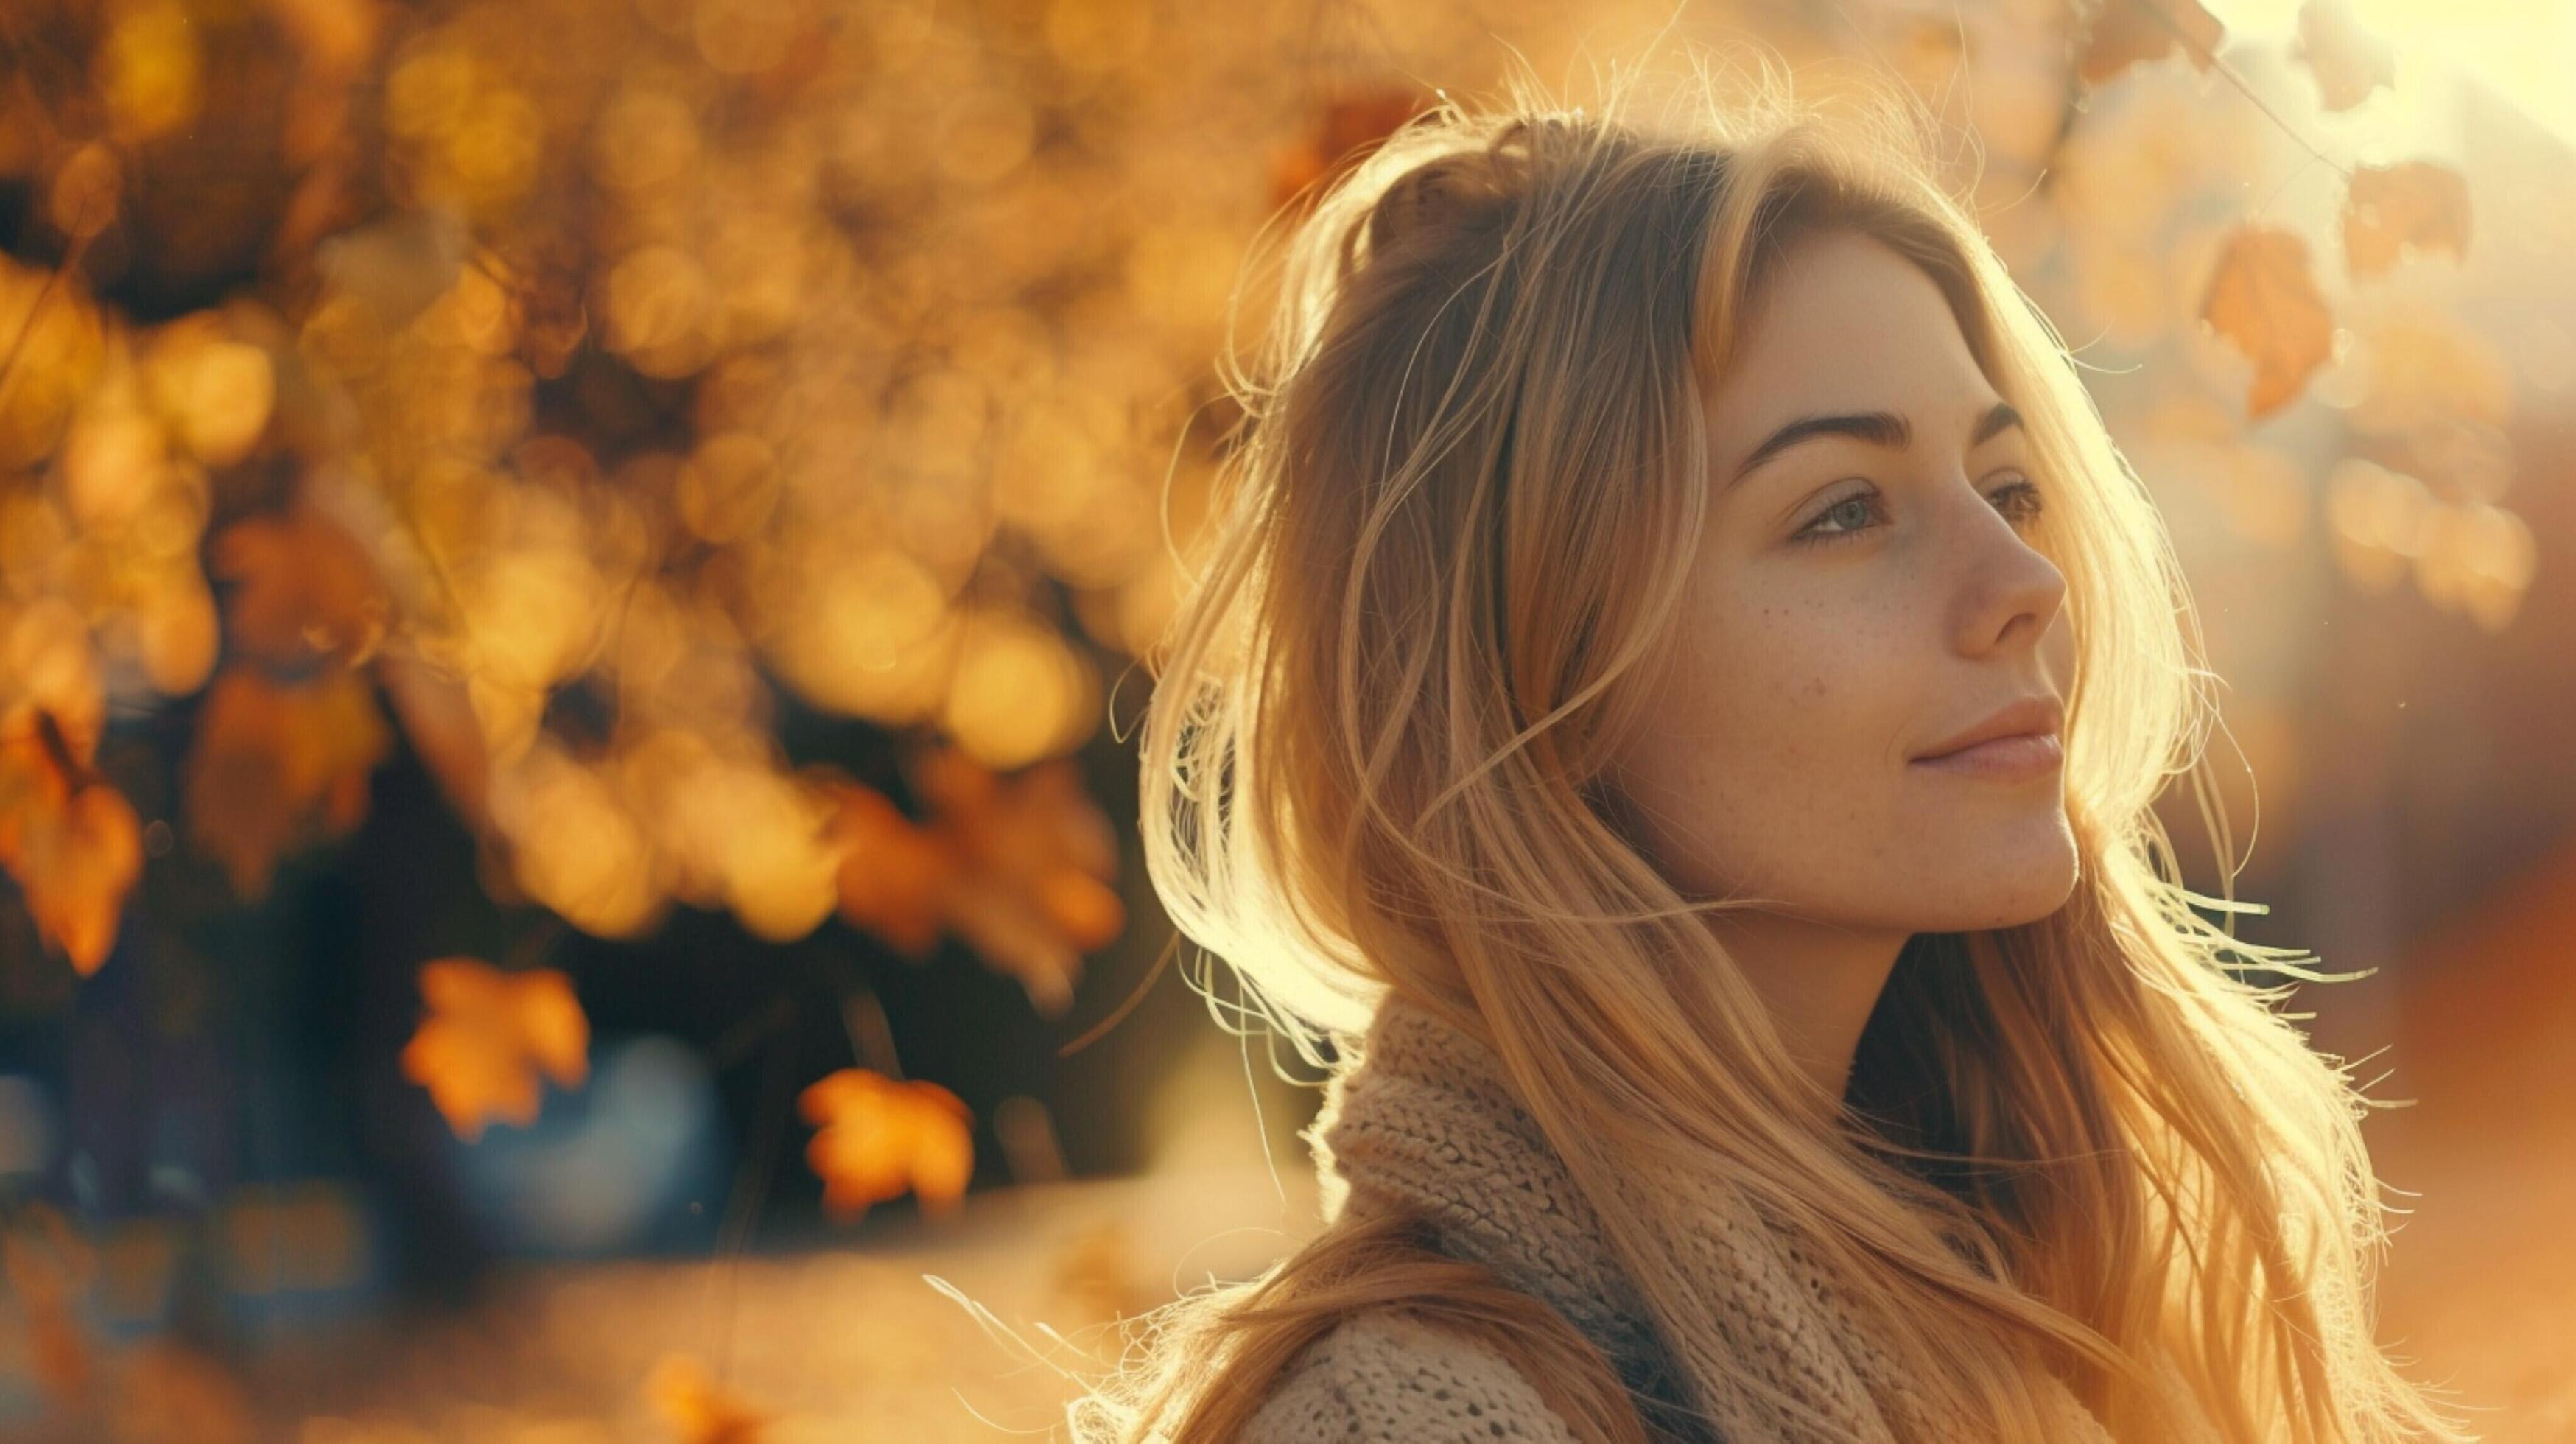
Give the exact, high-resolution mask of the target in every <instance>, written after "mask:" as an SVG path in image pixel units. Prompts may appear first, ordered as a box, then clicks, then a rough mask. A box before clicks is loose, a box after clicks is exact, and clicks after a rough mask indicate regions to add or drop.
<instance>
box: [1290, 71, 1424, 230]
mask: <svg viewBox="0 0 2576 1444" xmlns="http://www.w3.org/2000/svg"><path fill="white" fill-rule="evenodd" d="M1428 108H1429V107H1428V104H1427V101H1426V98H1425V97H1424V96H1423V95H1421V94H1420V93H1419V92H1416V91H1409V90H1372V91H1366V92H1362V93H1359V94H1355V95H1346V96H1342V97H1340V98H1338V99H1335V100H1331V101H1327V102H1326V103H1325V104H1324V106H1323V108H1322V109H1321V110H1320V111H1318V112H1317V113H1316V115H1315V120H1314V125H1313V127H1312V129H1311V130H1310V131H1309V132H1308V134H1307V135H1306V136H1305V138H1304V139H1302V140H1300V141H1298V142H1297V143H1296V144H1295V145H1293V146H1290V147H1288V148H1287V149H1285V150H1283V151H1281V152H1280V153H1279V155H1278V157H1277V158H1276V159H1275V160H1274V161H1273V162H1272V163H1271V170H1270V203H1271V205H1273V206H1283V205H1287V204H1289V203H1290V202H1292V201H1294V200H1296V199H1297V198H1298V197H1299V196H1300V195H1302V194H1306V193H1307V188H1308V187H1309V186H1314V187H1316V188H1317V189H1321V186H1320V184H1319V183H1320V182H1322V181H1325V180H1327V179H1329V178H1330V177H1332V176H1333V175H1334V174H1335V173H1336V172H1338V171H1341V170H1343V169H1345V168H1347V167H1348V166H1350V165H1352V164H1354V163H1356V162H1357V161H1358V160H1359V159H1360V156H1361V154H1363V153H1364V152H1362V147H1373V146H1375V145H1376V144H1377V143H1378V142H1379V141H1382V140H1384V139H1386V138H1387V137H1388V136H1390V135H1393V134H1394V133H1395V132H1396V130H1397V129H1398V128H1400V127H1401V126H1403V124H1404V123H1405V122H1406V121H1408V120H1411V119H1412V118H1413V117H1415V116H1417V115H1420V114H1421V113H1422V112H1423V111H1424V110H1426V109H1428Z"/></svg>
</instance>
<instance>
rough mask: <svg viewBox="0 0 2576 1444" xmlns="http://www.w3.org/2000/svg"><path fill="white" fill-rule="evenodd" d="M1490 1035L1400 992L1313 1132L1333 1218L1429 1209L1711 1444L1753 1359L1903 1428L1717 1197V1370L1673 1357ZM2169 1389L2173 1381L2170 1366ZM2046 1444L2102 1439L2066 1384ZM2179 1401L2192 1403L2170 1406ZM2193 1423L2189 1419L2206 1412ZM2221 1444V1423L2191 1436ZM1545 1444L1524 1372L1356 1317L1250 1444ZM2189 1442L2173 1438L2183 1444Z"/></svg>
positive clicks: (1756, 1235)
mask: <svg viewBox="0 0 2576 1444" xmlns="http://www.w3.org/2000/svg"><path fill="white" fill-rule="evenodd" d="M1504 1077H1505V1075H1504V1073H1503V1071H1502V1069H1501V1066H1500V1062H1499V1060H1498V1059H1496V1058H1495V1057H1494V1056H1493V1055H1492V1054H1491V1052H1490V1051H1489V1050H1487V1049H1486V1048H1485V1047H1484V1046H1483V1045H1482V1044H1481V1043H1479V1042H1477V1041H1476V1040H1474V1039H1472V1038H1468V1037H1466V1036H1464V1035H1462V1034H1460V1033H1459V1032H1457V1030H1455V1029H1453V1028H1451V1027H1449V1025H1447V1024H1446V1023H1445V1022H1442V1021H1441V1020H1440V1019H1438V1018H1437V1017H1435V1016H1433V1015H1432V1014H1430V1013H1428V1012H1425V1011H1423V1010H1421V1009H1418V1008H1414V1007H1411V1006H1409V1005H1405V1004H1402V1003H1400V1002H1394V1001H1390V1002H1389V1003H1388V1004H1387V1005H1385V1006H1384V1007H1382V1008H1381V1009H1380V1011H1379V1014H1378V1017H1377V1019H1376V1020H1375V1022H1374V1023H1373V1025H1372V1027H1371V1029H1370V1031H1369V1034H1368V1036H1367V1038H1366V1039H1365V1040H1364V1041H1363V1047H1362V1052H1361V1056H1360V1061H1359V1062H1358V1063H1357V1065H1355V1066H1353V1067H1351V1068H1349V1069H1347V1070H1346V1071H1344V1072H1342V1073H1341V1074H1339V1075H1337V1076H1336V1077H1335V1078H1334V1079H1333V1080H1332V1081H1331V1083H1330V1085H1329V1086H1328V1088H1327V1091H1326V1094H1325V1101H1324V1106H1323V1109H1322V1111H1321V1112H1320V1113H1319V1114H1318V1116H1317V1117H1316V1119H1315V1122H1314V1123H1313V1124H1312V1125H1311V1126H1310V1127H1309V1128H1308V1129H1307V1130H1306V1132H1305V1134H1304V1135H1303V1136H1304V1137H1305V1138H1306V1140H1307V1142H1308V1144H1309V1146H1310V1147H1311V1148H1312V1149H1313V1151H1314V1156H1315V1161H1316V1166H1317V1171H1318V1180H1319V1182H1320V1183H1321V1184H1322V1186H1323V1197H1324V1212H1325V1216H1326V1217H1327V1218H1331V1217H1334V1216H1337V1215H1338V1214H1339V1212H1340V1210H1341V1208H1342V1207H1343V1206H1344V1205H1345V1204H1346V1203H1347V1202H1348V1199H1349V1195H1350V1190H1351V1188H1352V1186H1353V1185H1354V1184H1360V1185H1364V1186H1366V1187H1368V1188H1371V1189H1375V1190H1381V1191H1384V1192H1386V1193H1388V1194H1391V1195H1393V1196H1397V1197H1401V1198H1404V1199H1406V1200H1407V1201H1409V1202H1411V1203H1413V1204H1414V1205H1416V1206H1417V1207H1419V1208H1421V1209H1423V1210H1424V1211H1425V1212H1427V1213H1428V1214H1429V1215H1430V1216H1431V1217H1432V1218H1433V1219H1434V1221H1435V1223H1436V1225H1437V1227H1438V1237H1439V1241H1440V1247H1441V1248H1442V1250H1443V1251H1444V1252H1446V1253H1449V1254H1451V1255H1453V1256H1456V1257H1460V1258H1466V1259H1472V1260H1475V1261H1478V1262H1482V1263H1485V1264H1486V1265H1488V1266H1489V1267H1492V1268H1494V1269H1495V1270H1496V1271H1497V1272H1498V1273H1499V1274H1500V1275H1501V1276H1502V1277H1503V1278H1504V1279H1505V1280H1506V1281H1507V1282H1509V1283H1511V1284H1512V1285H1513V1286H1514V1287H1518V1288H1522V1289H1524V1290H1526V1291H1528V1292H1530V1293H1533V1294H1535V1295H1537V1296H1538V1297H1540V1298H1541V1299H1544V1300H1545V1301H1546V1302H1548V1303H1549V1304H1551V1305H1552V1306H1554V1307H1555V1308H1556V1309H1557V1311H1558V1312H1560V1313H1562V1314H1563V1315H1565V1317H1566V1318H1567V1319H1568V1321H1569V1322H1571V1323H1573V1324H1574V1325H1575V1326H1576V1327H1577V1328H1578V1329H1579V1330H1581V1331H1582V1332H1583V1333H1584V1334H1585V1335H1586V1336H1588V1337H1589V1338H1591V1339H1592V1340H1593V1341H1594V1342H1595V1343H1597V1344H1599V1345H1600V1346H1601V1348H1602V1350H1603V1351H1604V1353H1606V1354H1607V1355H1608V1356H1609V1357H1610V1359H1611V1361H1612V1363H1613V1364H1614V1365H1615V1366H1616V1367H1618V1368H1619V1370H1620V1372H1621V1373H1622V1375H1623V1376H1624V1377H1626V1378H1627V1379H1628V1381H1629V1382H1630V1384H1631V1385H1632V1386H1633V1387H1635V1388H1636V1389H1638V1390H1639V1391H1640V1393H1641V1394H1642V1395H1643V1396H1644V1398H1645V1399H1646V1400H1648V1401H1649V1402H1650V1404H1665V1405H1669V1406H1670V1411H1669V1412H1665V1413H1664V1414H1663V1419H1664V1421H1665V1422H1666V1424H1667V1427H1674V1425H1673V1422H1672V1421H1674V1420H1675V1418H1676V1417H1677V1416H1680V1417H1683V1418H1684V1419H1685V1420H1698V1421H1700V1422H1683V1423H1681V1424H1680V1425H1679V1426H1678V1427H1679V1429H1680V1432H1682V1433H1683V1434H1685V1435H1688V1434H1690V1433H1692V1432H1693V1431H1694V1430H1696V1431H1697V1432H1698V1435H1699V1437H1700V1438H1702V1439H1705V1440H1708V1441H1711V1444H1716V1441H1718V1440H1719V1438H1720V1436H1719V1434H1718V1432H1717V1431H1716V1429H1715V1428H1714V1427H1712V1426H1710V1425H1708V1424H1706V1423H1705V1422H1704V1418H1703V1416H1702V1415H1701V1414H1700V1412H1699V1408H1698V1404H1697V1401H1698V1400H1699V1399H1700V1398H1701V1397H1702V1395H1701V1392H1700V1391H1701V1390H1702V1389H1704V1388H1705V1387H1706V1385H1705V1383H1704V1382H1703V1381H1705V1380H1708V1379H1710V1378H1712V1377H1714V1376H1716V1375H1718V1374H1720V1373H1723V1372H1726V1371H1733V1370H1742V1369H1746V1368H1751V1369H1756V1370H1760V1371H1762V1372H1763V1373H1764V1374H1765V1375H1766V1376H1767V1377H1768V1378H1769V1379H1770V1380H1771V1381H1772V1382H1774V1383H1775V1384H1778V1385H1780V1386H1782V1387H1783V1388H1785V1389H1787V1390H1788V1391H1789V1392H1791V1393H1793V1394H1795V1395H1796V1396H1797V1397H1799V1398H1800V1399H1801V1400H1803V1401H1804V1402H1806V1403H1808V1404H1810V1405H1812V1406H1814V1407H1816V1408H1819V1409H1822V1410H1823V1411H1825V1412H1826V1413H1827V1414H1828V1415H1830V1416H1832V1417H1834V1418H1835V1419H1836V1422H1837V1426H1838V1431H1839V1432H1842V1433H1843V1434H1844V1435H1845V1437H1848V1438H1851V1439H1854V1440H1877V1441H1888V1440H1892V1439H1893V1438H1895V1437H1896V1429H1895V1426H1894V1425H1893V1424H1892V1423H1891V1416H1896V1415H1902V1414H1903V1413H1904V1411H1905V1410H1907V1409H1909V1408H1910V1407H1911V1406H1910V1405H1909V1404H1908V1403H1907V1402H1906V1400H1907V1395H1906V1393H1905V1390H1904V1389H1903V1385H1902V1382H1901V1381H1896V1380H1892V1379H1890V1378H1888V1377H1887V1376H1886V1373H1885V1370H1884V1369H1883V1367H1882V1361H1881V1359H1880V1358H1879V1356H1878V1355H1877V1354H1876V1353H1875V1351H1874V1349H1873V1348H1872V1346H1871V1345H1870V1344H1869V1343H1868V1341H1867V1340H1865V1339H1863V1338H1860V1337H1859V1336H1858V1335H1857V1334H1856V1332H1855V1331H1854V1330H1853V1329H1852V1328H1851V1327H1850V1325H1849V1323H1848V1320H1847V1319H1845V1318H1844V1317H1843V1315H1842V1313H1841V1311H1840V1310H1838V1309H1836V1308H1835V1307H1833V1305H1832V1302H1831V1296H1830V1291H1829V1290H1827V1289H1825V1288H1824V1286H1823V1285H1822V1283H1821V1281H1820V1280H1818V1279H1817V1278H1816V1277H1815V1275H1814V1274H1813V1272H1812V1271H1811V1270H1808V1269H1806V1268H1805V1267H1804V1266H1803V1264H1802V1263H1801V1262H1800V1261H1799V1260H1798V1258H1797V1257H1796V1255H1795V1254H1794V1252H1791V1251H1785V1250H1784V1249H1783V1247H1782V1241H1781V1240H1780V1239H1778V1238H1776V1237H1774V1236H1771V1235H1770V1234H1769V1233H1768V1231H1767V1230H1764V1229H1762V1228H1761V1227H1760V1226H1759V1225H1758V1224H1753V1223H1751V1222H1749V1219H1750V1215H1748V1214H1746V1213H1744V1212H1743V1211H1742V1210H1741V1209H1740V1208H1731V1207H1729V1206H1728V1205H1727V1204H1725V1203H1724V1202H1722V1201H1717V1200H1712V1201H1711V1204H1710V1207H1709V1209H1708V1212H1707V1215H1706V1216H1707V1217H1708V1218H1709V1220H1710V1227H1709V1229H1708V1235H1709V1243H1708V1246H1707V1247H1706V1248H1705V1249H1700V1250H1696V1251H1694V1255H1693V1257H1692V1261H1691V1266H1692V1271H1693V1272H1694V1273H1695V1274H1697V1275H1698V1277H1696V1278H1695V1279H1694V1280H1693V1282H1694V1283H1695V1284H1696V1285H1697V1286H1698V1287H1699V1289H1700V1290H1701V1291H1702V1296H1703V1297H1712V1298H1727V1299H1731V1300H1733V1301H1734V1306H1733V1307H1731V1308H1729V1309H1728V1310H1727V1312H1726V1315H1725V1322H1726V1330H1725V1331H1726V1332H1727V1333H1728V1334H1729V1335H1730V1345H1731V1347H1730V1352H1729V1354H1728V1356H1727V1357H1726V1358H1724V1359H1708V1360H1691V1359H1682V1358H1674V1357H1671V1356H1669V1355H1668V1354H1667V1352H1666V1351H1665V1350H1664V1349H1663V1348H1662V1347H1661V1346H1660V1345H1659V1343H1658V1342H1657V1340H1656V1337H1655V1335H1654V1332H1653V1330H1652V1328H1651V1326H1650V1325H1649V1324H1648V1323H1647V1322H1646V1319H1647V1317H1648V1316H1647V1313H1646V1310H1645V1308H1644V1306H1643V1304H1642V1302H1641V1301H1640V1300H1639V1299H1638V1298H1637V1297H1636V1295H1635V1291H1634V1288H1633V1285H1632V1284H1630V1283H1629V1282H1628V1281H1627V1279H1626V1277H1625V1275H1624V1274H1623V1272H1622V1271H1621V1269H1620V1267H1619V1266H1618V1264H1617V1263H1616V1262H1615V1260H1614V1258H1613V1255H1612V1254H1611V1252H1610V1250H1609V1248H1608V1247H1607V1245H1606V1244H1604V1243H1602V1242H1601V1240H1600V1235H1599V1230H1598V1228H1597V1227H1596V1226H1595V1225H1594V1224H1593V1223H1592V1222H1591V1219H1590V1211H1589V1207H1588V1205H1587V1204H1586V1203H1585V1201H1584V1199H1583V1197H1582V1196H1581V1195H1580V1193H1579V1192H1578V1191H1577V1190H1576V1188H1575V1187H1574V1184H1573V1180H1572V1177H1571V1175H1569V1174H1568V1173H1567V1172H1566V1171H1565V1168H1564V1165H1563V1164H1562V1162H1561V1161H1559V1159H1558V1158H1557V1156H1556V1154H1555V1152H1554V1150H1553V1149H1552V1148H1550V1147H1549V1146H1548V1145H1547V1143H1546V1141H1545V1137H1544V1135H1543V1134H1542V1133H1541V1132H1540V1130H1539V1128H1538V1125H1537V1123H1536V1121H1535V1120H1534V1119H1532V1118H1531V1117H1530V1116H1529V1114H1528V1113H1527V1112H1526V1111H1525V1110H1524V1109H1522V1108H1521V1107H1520V1106H1519V1104H1518V1103H1517V1101H1516V1100H1515V1098H1514V1096H1513V1094H1512V1093H1511V1091H1510V1089H1509V1085H1508V1084H1507V1083H1505V1082H1504V1081H1503V1079H1504ZM2165 1378H2166V1383H2167V1387H2168V1389H2169V1390H2179V1389H2180V1387H2181V1386H2180V1383H2179V1380H2178V1379H2177V1378H2176V1377H2175V1376H2173V1375H2172V1373H2171V1371H2170V1370H2167V1371H2166V1374H2165ZM2045 1387H2046V1390H2047V1393H2048V1400H2049V1406H2050V1408H2051V1409H2052V1410H2053V1411H2054V1417H2055V1419H2056V1420H2057V1422H2056V1424H2055V1425H2053V1426H2052V1428H2051V1430H2050V1437H2051V1439H2052V1440H2064V1441H2067V1444H2110V1436H2109V1435H2108V1433H2107V1432H2106V1431H2104V1430H2103V1429H2102V1427H2101V1425H2100V1424H2099V1423H2098V1422H2097V1421H2096V1420H2095V1419H2094V1417H2093V1416H2092V1415H2091V1414H2090V1413H2088V1412H2087V1411H2086V1410H2085V1409H2084V1408H2083V1406H2082V1405H2081V1404H2080V1403H2078V1402H2077V1401H2076V1399H2075V1398H2074V1396H2073V1394H2072V1393H2071V1392H2070V1391H2068V1390H2066V1389H2065V1388H2064V1387H2063V1386H2062V1385H2060V1384H2058V1383H2057V1381H2056V1380H2054V1379H2049V1380H2047V1381H2046V1385H2045ZM2176 1397H2180V1396H2179V1395H2177V1396H2176ZM2195 1417H2196V1413H2195ZM1904 1423H1905V1424H1906V1426H1907V1427H1908V1428H1909V1430H1910V1431H1911V1432H1912V1433H1914V1434H1915V1435H1916V1436H1917V1437H1922V1436H1925V1435H1928V1436H1930V1437H1963V1435H1962V1434H1961V1433H1960V1432H1959V1431H1958V1428H1957V1426H1955V1425H1950V1424H1946V1423H1945V1422H1944V1421H1939V1420H1924V1419H1920V1418H1913V1417H1910V1416H1906V1417H1905V1418H1904ZM2184 1437H2185V1438H2186V1439H2202V1438H2205V1439H2215V1438H2217V1434H2216V1431H2215V1430H2210V1431H2208V1432H2206V1433H2202V1434H2192V1435H2186V1436H2184ZM1497 1439H1501V1440H1541V1441H1550V1444H1572V1440H1573V1435H1572V1432H1571V1430H1570V1429H1569V1428H1568V1426H1567V1425H1566V1423H1565V1421H1564V1420H1563V1419H1562V1418H1560V1417H1559V1416H1558V1415H1557V1414H1556V1413H1554V1412H1553V1411H1552V1410H1551V1409H1549V1408H1548V1406H1547V1405H1546V1404H1545V1403H1544V1402H1543V1401H1542V1399H1541V1398H1540V1396H1539V1394H1538V1392H1537V1391H1536V1390H1535V1389H1534V1388H1533V1387H1532V1386H1531V1385H1530V1382H1529V1381H1528V1380H1527V1379H1526V1378H1525V1377H1523V1376H1522V1375H1521V1374H1520V1373H1519V1372H1518V1371H1517V1370H1516V1369H1515V1367H1514V1366H1513V1365H1512V1364H1510V1363H1509V1362H1508V1361H1506V1360H1505V1359H1503V1358H1502V1357H1501V1356H1500V1355H1498V1354H1496V1353H1494V1352H1493V1351H1491V1350H1490V1349H1488V1348H1486V1347H1485V1346H1483V1345H1480V1344H1477V1343H1474V1342H1472V1341H1468V1340H1465V1339H1462V1338H1459V1337H1456V1336H1454V1335H1452V1334H1449V1333H1447V1332H1444V1331H1441V1330H1438V1329H1435V1328H1433V1327H1431V1326H1429V1325H1426V1324H1422V1323H1419V1322H1415V1321H1413V1320H1411V1319H1408V1318H1405V1317H1402V1316H1400V1315H1396V1314H1392V1313H1380V1314H1373V1315H1366V1316H1362V1317H1358V1318H1354V1319H1350V1320H1347V1321H1345V1322H1343V1323H1341V1324H1340V1325H1338V1326H1337V1327H1336V1328H1334V1329H1333V1330H1332V1331H1331V1332H1329V1333H1327V1334H1326V1335H1325V1336H1324V1337H1322V1338H1320V1339H1318V1340H1316V1341H1315V1342H1314V1343H1313V1344H1311V1345H1309V1346H1308V1348H1307V1350H1306V1351H1305V1352H1304V1353H1303V1354H1301V1355H1300V1356H1299V1358H1298V1359H1297V1360H1296V1362H1295V1363H1293V1364H1292V1365H1291V1366H1290V1369H1289V1371H1288V1373H1287V1375H1286V1376H1285V1377H1284V1378H1283V1379H1282V1380H1281V1381H1280V1382H1279V1384H1278V1385H1277V1387H1276V1388H1275V1390H1274V1391H1273V1393H1272V1394H1271V1395H1270V1396H1269V1397H1268V1398H1267V1399H1266V1400H1265V1401H1264V1404H1263V1406H1262V1408H1261V1409H1260V1410H1259V1411H1258V1414H1257V1417H1256V1419H1255V1422H1254V1424H1253V1425H1252V1427H1250V1428H1249V1429H1248V1430H1246V1432H1245V1433H1244V1435H1243V1439H1242V1444H1322V1441H1327V1440H1330V1441H1353V1444H1357V1441H1389V1444H1392V1441H1399V1440H1401V1441H1407V1444H1417V1441H1418V1444H1448V1441H1456V1444H1466V1441H1470V1440H1475V1441H1486V1440H1497ZM2177 1444H2181V1441H2179V1440H2178V1441H2177Z"/></svg>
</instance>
